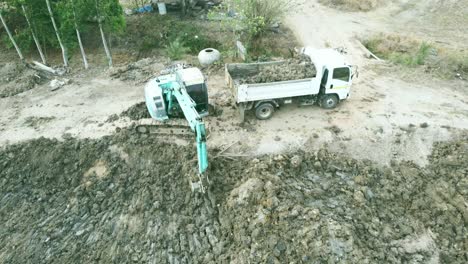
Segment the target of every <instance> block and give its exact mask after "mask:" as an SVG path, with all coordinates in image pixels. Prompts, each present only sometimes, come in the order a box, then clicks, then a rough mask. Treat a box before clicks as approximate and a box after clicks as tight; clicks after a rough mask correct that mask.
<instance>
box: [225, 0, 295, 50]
mask: <svg viewBox="0 0 468 264" xmlns="http://www.w3.org/2000/svg"><path fill="white" fill-rule="evenodd" d="M296 5H297V2H296V1H294V0H227V1H225V5H224V8H225V9H226V10H234V11H235V12H237V13H238V16H237V17H238V20H237V21H231V23H233V25H232V27H233V28H236V27H239V26H240V28H242V33H244V41H246V42H247V43H251V42H254V41H255V40H256V39H258V38H260V37H262V35H264V34H265V33H266V32H267V31H268V29H269V27H270V26H271V25H272V24H273V23H275V22H278V21H280V20H281V19H282V18H283V17H284V16H285V15H286V14H287V12H290V11H291V10H292V9H295V7H296ZM239 22H240V25H239Z"/></svg>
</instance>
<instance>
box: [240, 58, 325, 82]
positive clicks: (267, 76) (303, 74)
mask: <svg viewBox="0 0 468 264" xmlns="http://www.w3.org/2000/svg"><path fill="white" fill-rule="evenodd" d="M316 74H317V71H316V69H315V65H314V64H313V63H312V61H311V59H310V58H309V57H308V56H305V55H300V56H297V57H296V58H293V59H289V60H286V61H284V63H274V64H270V63H267V64H260V65H258V68H257V69H256V70H255V71H254V72H251V73H247V74H244V75H240V74H239V75H236V77H234V78H235V79H236V80H237V81H238V82H239V83H240V84H249V83H250V84H251V83H270V82H281V81H291V80H300V79H308V78H313V77H315V76H316ZM234 75H235V74H234Z"/></svg>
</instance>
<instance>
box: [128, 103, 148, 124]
mask: <svg viewBox="0 0 468 264" xmlns="http://www.w3.org/2000/svg"><path fill="white" fill-rule="evenodd" d="M120 116H121V117H128V118H130V120H140V119H145V118H151V116H150V114H149V112H148V108H147V107H146V103H145V102H140V103H138V104H135V105H133V106H131V107H130V108H128V109H127V110H125V111H124V112H122V113H121V114H120Z"/></svg>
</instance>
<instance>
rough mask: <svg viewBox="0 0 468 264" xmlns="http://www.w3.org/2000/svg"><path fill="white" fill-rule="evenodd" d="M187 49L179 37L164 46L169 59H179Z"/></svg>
mask: <svg viewBox="0 0 468 264" xmlns="http://www.w3.org/2000/svg"><path fill="white" fill-rule="evenodd" d="M189 50H190V49H189V48H187V47H186V46H184V43H183V42H182V41H181V40H180V39H179V38H177V39H175V40H173V41H172V42H171V43H169V45H168V46H167V48H166V52H167V56H169V58H171V60H180V59H181V58H182V57H183V55H185V54H187V52H188V51H189Z"/></svg>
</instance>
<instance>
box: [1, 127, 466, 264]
mask: <svg viewBox="0 0 468 264" xmlns="http://www.w3.org/2000/svg"><path fill="white" fill-rule="evenodd" d="M158 140H159V139H158V138H156V137H148V136H146V135H138V134H136V133H134V132H131V131H126V130H121V131H120V132H119V133H117V134H115V135H112V136H107V137H104V138H101V139H85V140H78V139H73V138H67V139H65V140H64V141H59V140H55V139H45V138H40V139H37V140H32V141H28V142H24V143H21V144H15V145H10V146H7V147H4V148H2V149H0V241H1V243H0V263H292V262H294V263H467V262H468V253H467V252H468V251H467V249H468V240H467V234H468V230H467V228H468V207H467V201H468V178H467V177H466V173H467V171H468V143H467V142H468V137H467V136H465V137H464V138H461V139H460V140H459V141H455V142H447V143H440V144H436V145H435V146H434V151H433V153H432V155H431V156H430V157H429V165H428V166H427V167H425V168H421V167H418V166H416V165H414V164H413V163H410V162H402V163H392V165H391V166H388V167H381V166H380V165H376V164H374V163H372V162H368V161H359V160H354V159H352V158H350V157H349V156H337V155H335V154H331V153H329V152H327V151H325V150H322V151H319V152H317V153H316V154H313V153H304V152H296V153H291V154H283V155H272V156H263V157H258V158H249V159H247V158H245V159H237V160H235V161H233V160H230V159H224V158H222V157H219V158H216V159H211V160H210V162H211V163H210V170H209V174H208V175H209V177H210V180H211V187H210V188H209V191H208V192H207V193H206V194H199V193H192V192H191V190H190V187H189V184H188V180H187V178H188V176H187V175H188V174H189V173H190V172H191V171H195V170H196V168H195V167H196V162H195V161H192V159H193V157H195V156H196V151H195V149H194V148H193V147H192V146H177V145H171V144H167V143H164V142H160V141H158ZM212 153H213V154H215V153H216V151H215V150H213V152H212Z"/></svg>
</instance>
